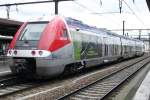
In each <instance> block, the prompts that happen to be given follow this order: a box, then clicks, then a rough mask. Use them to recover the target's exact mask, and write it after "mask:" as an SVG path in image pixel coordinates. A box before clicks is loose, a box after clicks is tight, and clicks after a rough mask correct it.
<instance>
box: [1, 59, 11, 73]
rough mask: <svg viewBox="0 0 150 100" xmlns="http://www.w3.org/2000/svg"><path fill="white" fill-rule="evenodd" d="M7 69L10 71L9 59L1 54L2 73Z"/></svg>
mask: <svg viewBox="0 0 150 100" xmlns="http://www.w3.org/2000/svg"><path fill="white" fill-rule="evenodd" d="M7 71H10V69H9V66H8V60H7V59H6V57H5V56H0V74H1V73H4V72H7Z"/></svg>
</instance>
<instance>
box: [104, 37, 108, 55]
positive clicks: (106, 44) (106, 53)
mask: <svg viewBox="0 0 150 100" xmlns="http://www.w3.org/2000/svg"><path fill="white" fill-rule="evenodd" d="M107 40H108V38H107V37H103V41H104V44H103V48H104V56H108V41H107Z"/></svg>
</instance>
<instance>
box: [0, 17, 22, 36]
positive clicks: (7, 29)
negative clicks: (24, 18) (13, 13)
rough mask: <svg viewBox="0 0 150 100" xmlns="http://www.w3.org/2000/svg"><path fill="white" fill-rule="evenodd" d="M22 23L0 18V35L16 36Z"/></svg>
mask: <svg viewBox="0 0 150 100" xmlns="http://www.w3.org/2000/svg"><path fill="white" fill-rule="evenodd" d="M21 24H22V22H19V21H14V20H8V19H5V18H0V35H3V36H14V34H15V33H16V31H17V30H18V28H19V27H20V25H21Z"/></svg>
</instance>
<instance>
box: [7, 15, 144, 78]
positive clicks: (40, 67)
mask: <svg viewBox="0 0 150 100" xmlns="http://www.w3.org/2000/svg"><path fill="white" fill-rule="evenodd" d="M143 54H144V43H143V42H142V41H140V40H135V39H131V38H128V37H125V36H120V35H117V34H114V33H112V32H110V31H106V30H104V29H99V28H96V27H92V26H88V25H86V24H84V23H82V22H81V21H79V20H76V19H72V18H64V17H61V16H55V17H54V18H53V19H52V20H51V21H38V22H25V23H24V24H23V25H22V26H21V27H20V29H19V30H18V31H17V33H16V34H15V36H14V38H13V40H12V42H11V44H10V48H9V50H8V53H7V56H8V57H9V58H10V61H9V65H10V69H11V71H12V73H14V74H18V75H20V74H23V75H25V74H26V75H36V76H40V77H49V76H56V75H60V74H61V73H63V72H64V71H67V72H75V71H77V70H81V69H83V68H87V67H92V66H95V65H98V64H102V63H106V62H110V61H116V60H120V59H124V58H129V57H133V56H141V55H143Z"/></svg>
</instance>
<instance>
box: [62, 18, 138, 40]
mask: <svg viewBox="0 0 150 100" xmlns="http://www.w3.org/2000/svg"><path fill="white" fill-rule="evenodd" d="M65 19H66V21H67V24H68V25H71V26H75V27H77V28H80V29H81V30H85V31H90V32H94V33H97V34H100V31H101V32H105V33H106V34H107V35H111V36H116V37H121V38H124V39H128V40H135V41H140V40H137V39H133V38H129V37H126V36H122V35H119V34H116V33H113V32H111V31H109V30H106V29H104V28H97V27H94V26H89V25H87V24H84V23H83V22H82V21H80V20H76V19H73V18H71V17H66V18H65Z"/></svg>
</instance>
